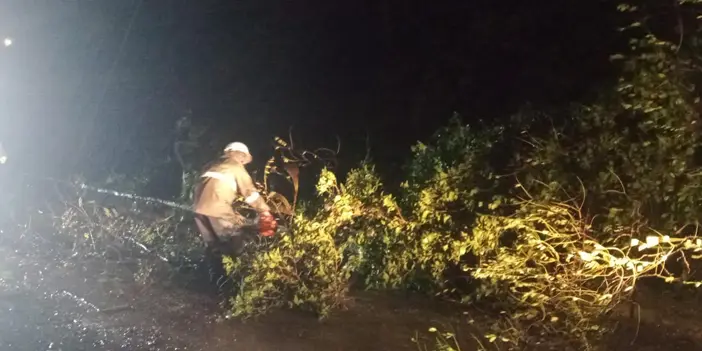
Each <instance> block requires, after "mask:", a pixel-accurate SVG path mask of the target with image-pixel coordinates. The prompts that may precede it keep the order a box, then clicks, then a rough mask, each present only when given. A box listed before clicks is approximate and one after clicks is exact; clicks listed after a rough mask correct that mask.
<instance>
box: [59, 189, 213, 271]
mask: <svg viewBox="0 0 702 351" xmlns="http://www.w3.org/2000/svg"><path fill="white" fill-rule="evenodd" d="M114 205H115V206H108V205H99V204H98V203H96V202H95V201H89V200H84V198H83V197H82V196H78V197H77V198H75V199H74V200H67V201H66V202H65V203H64V204H63V206H61V209H59V211H60V212H59V213H58V214H57V215H56V216H55V217H54V228H56V230H57V231H58V238H59V239H60V240H61V241H62V242H63V243H65V244H66V245H67V247H69V248H70V249H71V250H72V251H73V252H74V254H78V255H82V256H99V257H104V258H111V259H117V260H119V261H123V260H127V261H129V260H134V259H137V260H139V261H140V262H141V264H140V266H139V267H138V268H139V271H138V272H137V276H136V278H137V279H138V280H139V281H141V282H147V281H149V280H150V279H151V278H150V276H151V275H153V274H156V273H166V274H172V273H173V272H175V271H176V270H178V269H180V268H185V267H187V266H191V265H193V264H194V263H195V262H197V261H199V260H200V257H202V255H203V250H202V245H201V244H200V242H199V239H198V238H197V235H196V234H195V233H193V232H192V231H191V228H190V227H189V226H188V225H185V224H184V222H183V220H184V218H183V217H182V216H177V215H176V213H175V212H172V211H169V212H170V213H158V212H157V211H155V210H154V209H147V208H144V207H141V208H136V209H134V208H128V207H127V208H125V207H124V206H119V205H118V204H114ZM141 211H145V212H147V213H149V215H143V214H140V212H141ZM145 273H146V275H145Z"/></svg>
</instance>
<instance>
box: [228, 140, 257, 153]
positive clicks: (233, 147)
mask: <svg viewBox="0 0 702 351" xmlns="http://www.w3.org/2000/svg"><path fill="white" fill-rule="evenodd" d="M227 151H239V152H243V153H245V154H247V155H250V154H251V153H249V147H248V146H246V144H244V143H240V142H238V141H235V142H233V143H229V145H227V147H225V148H224V152H227Z"/></svg>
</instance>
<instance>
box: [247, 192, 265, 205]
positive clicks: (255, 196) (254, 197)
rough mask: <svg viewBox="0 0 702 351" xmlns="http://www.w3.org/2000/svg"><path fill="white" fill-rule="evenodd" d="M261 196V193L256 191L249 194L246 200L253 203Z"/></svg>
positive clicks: (250, 203)
mask: <svg viewBox="0 0 702 351" xmlns="http://www.w3.org/2000/svg"><path fill="white" fill-rule="evenodd" d="M260 197H261V194H259V193H258V192H256V191H254V192H253V193H252V194H251V195H249V196H247V197H246V199H244V201H246V203H247V204H249V205H253V203H254V201H256V200H258V199H259V198H260Z"/></svg>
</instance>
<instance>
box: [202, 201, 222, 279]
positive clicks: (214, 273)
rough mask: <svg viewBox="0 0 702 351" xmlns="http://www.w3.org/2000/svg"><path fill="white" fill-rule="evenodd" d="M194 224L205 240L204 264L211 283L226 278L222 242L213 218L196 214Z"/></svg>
mask: <svg viewBox="0 0 702 351" xmlns="http://www.w3.org/2000/svg"><path fill="white" fill-rule="evenodd" d="M195 224H196V225H197V227H198V230H199V231H200V235H201V236H202V240H203V241H204V242H205V257H204V260H205V262H204V263H205V266H206V267H207V272H208V274H209V279H210V282H211V283H214V284H217V283H218V282H221V281H222V280H224V279H226V272H225V270H224V267H223V266H222V242H221V241H220V240H219V237H218V235H217V227H218V225H217V223H216V221H215V219H213V218H210V217H207V216H204V215H200V214H196V215H195Z"/></svg>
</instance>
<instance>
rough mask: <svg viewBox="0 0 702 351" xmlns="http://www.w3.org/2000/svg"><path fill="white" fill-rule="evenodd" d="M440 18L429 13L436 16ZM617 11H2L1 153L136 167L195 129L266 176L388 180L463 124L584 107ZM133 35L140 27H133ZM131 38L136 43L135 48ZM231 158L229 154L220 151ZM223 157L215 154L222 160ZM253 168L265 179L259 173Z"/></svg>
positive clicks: (339, 6) (263, 5)
mask: <svg viewBox="0 0 702 351" xmlns="http://www.w3.org/2000/svg"><path fill="white" fill-rule="evenodd" d="M430 4H431V5H430ZM615 9H616V2H611V1H598V0H578V1H563V0H560V1H554V0H540V1H483V0H470V1H468V0H465V1H454V0H446V1H436V2H430V1H407V0H360V1H359V0H357V1H309V0H301V1H283V0H244V1H233V0H230V1H215V0H197V1H192V0H121V1H112V0H92V1H89V0H74V1H49V0H45V1H38V0H37V1H25V0H2V1H0V36H10V37H12V38H13V39H14V45H12V46H11V47H9V48H3V50H1V51H0V119H1V123H2V124H1V126H0V140H1V141H2V142H3V144H4V145H5V148H6V149H7V151H8V153H9V154H10V160H11V161H12V163H13V164H15V167H18V168H21V169H24V170H25V171H27V170H28V171H31V172H35V173H38V174H47V175H49V174H51V175H56V176H65V175H68V174H71V173H78V172H81V173H90V172H92V173H93V174H97V173H99V172H104V171H105V170H106V169H109V168H110V166H111V165H115V164H119V165H120V166H119V167H118V168H119V169H120V170H122V171H124V172H129V171H130V167H132V166H133V168H134V169H136V168H138V167H141V166H142V165H139V163H140V162H141V163H143V162H144V161H143V158H142V157H141V156H139V155H140V154H143V153H152V154H153V153H158V152H160V153H168V152H170V150H168V149H165V150H164V149H163V147H162V146H161V144H159V143H158V142H157V141H158V140H160V139H159V138H161V139H162V138H163V136H164V135H166V134H168V133H171V130H172V128H173V126H174V123H175V121H176V120H177V119H178V118H180V117H181V116H184V115H189V116H191V117H192V118H193V120H195V121H196V122H198V123H202V124H208V125H210V126H213V127H214V130H213V131H211V132H210V133H212V134H210V135H214V134H219V135H220V136H222V135H223V136H224V137H225V139H228V140H231V141H234V140H241V141H243V142H245V143H247V144H249V146H250V148H251V149H252V152H253V153H254V156H255V157H256V159H257V160H258V161H261V160H265V159H266V158H268V157H269V155H270V153H271V147H270V145H271V142H270V141H271V138H272V137H273V136H274V135H283V136H285V135H287V132H288V129H289V128H290V127H291V126H292V127H293V132H294V137H295V139H296V141H297V142H298V143H301V144H302V145H303V146H307V147H310V148H314V147H320V146H327V147H335V145H336V139H335V135H338V136H339V137H340V138H341V141H342V148H341V154H340V158H341V159H343V160H346V162H349V163H355V162H357V161H360V160H361V159H362V158H363V156H364V154H365V152H366V145H365V143H366V139H367V138H368V140H370V146H371V148H372V156H373V159H374V161H375V162H376V163H377V164H378V166H379V168H380V170H381V171H382V172H384V174H388V175H390V176H392V175H393V174H396V173H397V172H396V171H397V170H398V169H399V166H400V165H401V164H402V162H403V161H404V159H406V157H407V156H408V155H409V146H410V145H411V144H413V143H415V142H416V141H417V140H421V139H426V138H427V137H428V136H430V135H431V134H432V133H433V132H434V130H436V128H437V127H439V126H441V125H442V124H444V123H445V122H446V121H447V119H448V118H450V117H451V115H452V113H453V111H456V112H459V113H460V114H461V115H463V117H464V118H465V120H466V121H467V122H470V121H474V120H476V119H483V120H488V121H489V120H494V119H495V118H501V117H506V116H508V115H509V114H510V113H514V112H516V111H517V110H518V109H519V108H520V107H521V106H523V105H524V103H525V102H531V103H532V104H534V105H535V106H537V107H539V106H557V105H562V104H565V103H567V102H570V101H585V100H587V99H589V98H590V97H592V93H593V92H594V91H595V89H596V88H598V87H601V86H602V85H603V84H608V83H609V82H610V80H611V78H612V77H613V71H614V68H613V66H612V65H611V64H610V63H609V61H608V56H609V55H610V54H612V53H613V52H615V51H616V47H617V46H618V44H619V43H618V40H619V38H618V32H617V31H616V27H617V25H619V24H621V23H619V22H620V20H621V18H618V16H617V13H616V11H615ZM130 23H131V24H130ZM125 38H126V40H125ZM222 146H223V145H222ZM214 156H215V155H212V157H214ZM256 166H258V167H260V163H257V164H256Z"/></svg>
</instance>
